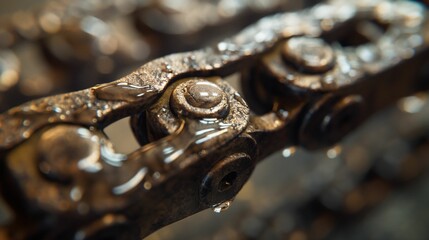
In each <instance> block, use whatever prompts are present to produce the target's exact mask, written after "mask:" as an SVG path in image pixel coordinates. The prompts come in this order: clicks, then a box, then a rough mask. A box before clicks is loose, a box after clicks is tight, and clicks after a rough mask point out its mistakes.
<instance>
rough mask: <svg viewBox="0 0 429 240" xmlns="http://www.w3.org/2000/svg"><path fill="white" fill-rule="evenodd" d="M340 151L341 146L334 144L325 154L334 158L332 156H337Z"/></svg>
mask: <svg viewBox="0 0 429 240" xmlns="http://www.w3.org/2000/svg"><path fill="white" fill-rule="evenodd" d="M341 152H342V148H341V146H335V147H333V148H331V149H329V150H328V151H327V152H326V155H327V156H328V158H330V159H334V158H336V157H338V156H339V155H340V154H341Z"/></svg>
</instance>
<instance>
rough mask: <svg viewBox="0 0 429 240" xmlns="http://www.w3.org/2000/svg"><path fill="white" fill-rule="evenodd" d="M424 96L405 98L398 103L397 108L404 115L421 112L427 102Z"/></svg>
mask: <svg viewBox="0 0 429 240" xmlns="http://www.w3.org/2000/svg"><path fill="white" fill-rule="evenodd" d="M427 98H428V96H427V95H426V94H416V95H414V96H410V97H405V98H403V99H401V100H399V102H398V107H399V109H400V110H401V111H403V112H406V113H418V112H420V111H421V110H422V108H423V107H424V105H425V104H426V102H427Z"/></svg>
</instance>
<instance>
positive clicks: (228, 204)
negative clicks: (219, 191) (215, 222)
mask: <svg viewBox="0 0 429 240" xmlns="http://www.w3.org/2000/svg"><path fill="white" fill-rule="evenodd" d="M232 201H233V200H229V201H225V202H223V203H219V204H215V205H213V207H212V209H213V212H215V213H221V212H223V211H226V210H228V208H229V207H231V204H232Z"/></svg>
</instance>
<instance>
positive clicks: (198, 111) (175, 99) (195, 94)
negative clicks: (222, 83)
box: [171, 79, 229, 118]
mask: <svg viewBox="0 0 429 240" xmlns="http://www.w3.org/2000/svg"><path fill="white" fill-rule="evenodd" d="M171 105H172V107H173V110H174V111H175V112H176V113H177V114H179V115H184V116H188V117H194V118H223V117H225V116H226V115H227V114H228V111H229V104H228V97H227V94H226V93H225V92H224V90H223V89H221V88H220V87H219V86H218V85H216V84H215V83H213V82H210V81H207V80H204V79H193V80H190V81H186V82H184V83H182V84H179V85H178V86H177V87H176V88H175V89H174V91H173V94H172V95H171Z"/></svg>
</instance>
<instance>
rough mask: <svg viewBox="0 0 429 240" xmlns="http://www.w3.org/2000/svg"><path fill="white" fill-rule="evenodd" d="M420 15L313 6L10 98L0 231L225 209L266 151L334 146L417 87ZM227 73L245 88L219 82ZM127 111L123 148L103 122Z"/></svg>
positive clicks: (28, 232)
mask: <svg viewBox="0 0 429 240" xmlns="http://www.w3.org/2000/svg"><path fill="white" fill-rule="evenodd" d="M426 15H427V14H426V9H425V7H424V6H423V5H419V4H417V3H414V2H403V1H400V2H390V1H376V2H371V3H369V2H364V3H362V2H358V1H356V2H342V1H333V2H330V3H325V4H319V5H316V6H314V7H312V8H309V9H306V10H301V11H297V12H290V13H281V14H276V15H273V16H269V17H266V18H263V19H261V20H260V21H258V22H257V23H255V24H254V25H252V26H250V27H247V28H245V29H244V30H243V31H241V32H240V33H238V34H237V35H235V36H233V37H231V38H228V39H226V40H224V41H221V42H219V43H218V44H216V45H215V46H211V47H207V48H204V49H201V50H196V51H192V52H185V53H177V54H172V55H168V56H165V57H162V58H158V59H156V60H153V61H150V62H148V63H146V64H145V65H143V66H141V67H140V68H138V69H137V70H135V71H134V72H132V73H131V74H129V75H126V76H125V77H123V78H120V79H119V80H117V81H114V82H110V83H105V84H100V85H96V86H94V87H92V88H89V89H85V90H81V91H77V92H71V93H66V94H62V95H56V96H51V97H46V98H42V99H39V100H35V101H32V102H28V103H25V104H23V105H20V106H18V107H15V108H12V109H10V110H8V111H7V112H5V113H4V114H2V115H0V127H1V129H0V152H1V156H2V161H1V163H0V164H1V165H0V166H1V171H2V182H1V183H2V184H1V191H2V192H3V193H4V198H5V200H6V202H7V204H9V205H10V207H11V209H13V211H14V213H15V214H14V217H13V221H11V222H10V223H9V226H8V227H7V228H4V230H2V231H3V232H4V235H5V236H7V237H9V238H11V239H28V238H34V239H36V238H37V239H58V238H65V239H104V238H116V239H138V238H143V237H145V236H147V235H148V234H150V233H152V232H153V231H156V230H158V229H160V228H162V227H163V226H165V225H168V224H170V223H173V222H176V221H178V220H181V219H183V218H185V217H187V216H190V215H192V214H195V213H197V212H199V211H202V210H204V209H207V208H210V207H213V208H214V209H215V211H222V210H224V209H227V208H228V207H229V205H230V201H231V200H232V199H234V197H235V196H236V195H237V193H238V192H239V191H240V189H241V188H242V187H243V185H244V184H245V183H246V181H247V180H248V178H249V177H250V175H251V173H252V171H253V169H254V168H255V166H256V165H257V163H258V162H260V161H262V160H263V159H265V158H266V157H267V156H268V155H270V154H272V153H273V152H275V151H278V150H280V149H283V148H285V147H292V146H302V147H304V148H307V149H310V150H315V149H320V148H324V147H328V146H332V145H333V144H335V143H337V142H338V141H340V140H341V139H342V138H343V137H344V136H346V135H348V134H349V133H350V132H351V131H352V130H354V129H355V128H356V127H357V126H359V125H360V124H361V123H362V122H363V121H364V120H366V119H367V118H368V117H369V116H371V115H372V114H374V113H375V112H377V111H379V110H380V109H382V108H384V107H385V106H387V105H389V104H391V103H394V102H396V101H397V100H399V99H400V98H401V97H404V96H408V95H411V94H415V93H417V92H420V91H424V90H427V87H428V86H429V84H428V82H427V81H428V78H427V76H425V75H424V68H425V66H427V64H428V59H429V48H428V44H429V32H428V29H429V28H428V26H427V24H428V23H427V20H426ZM235 73H240V74H241V80H242V85H243V89H244V97H243V96H241V95H240V94H239V93H238V91H237V90H236V89H234V88H233V87H232V86H231V84H229V83H228V82H227V81H224V79H225V78H226V77H228V76H230V75H232V74H235ZM247 102H248V103H247ZM248 104H249V105H248ZM257 113H258V114H257ZM124 117H132V128H133V131H134V133H135V135H136V137H137V139H138V140H139V142H140V144H141V145H142V146H141V148H139V149H138V150H136V151H134V152H132V153H130V154H120V153H117V152H115V150H114V147H113V146H112V144H111V142H110V141H109V139H108V138H107V137H106V136H105V134H104V133H103V129H104V128H106V127H107V126H108V125H110V124H111V123H113V122H115V121H117V120H119V119H121V118H124ZM52 147H54V149H53V148H52ZM39 189H43V191H39Z"/></svg>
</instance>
